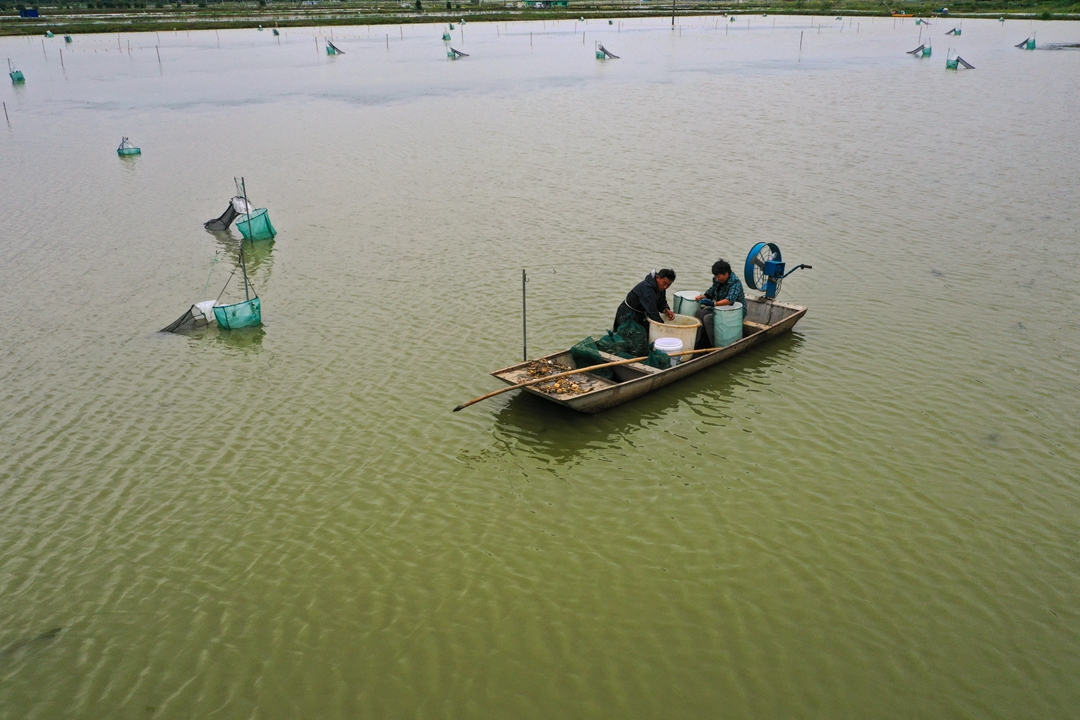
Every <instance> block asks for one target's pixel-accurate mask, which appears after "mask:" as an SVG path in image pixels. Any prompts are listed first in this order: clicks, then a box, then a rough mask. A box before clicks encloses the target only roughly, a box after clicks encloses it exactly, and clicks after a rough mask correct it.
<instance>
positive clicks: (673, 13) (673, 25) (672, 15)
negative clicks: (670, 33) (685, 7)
mask: <svg viewBox="0 0 1080 720" xmlns="http://www.w3.org/2000/svg"><path fill="white" fill-rule="evenodd" d="M671 29H672V30H674V29H675V0H671Z"/></svg>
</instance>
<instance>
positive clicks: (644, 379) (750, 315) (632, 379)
mask: <svg viewBox="0 0 1080 720" xmlns="http://www.w3.org/2000/svg"><path fill="white" fill-rule="evenodd" d="M805 314H806V308H805V307H802V306H801V305H788V304H786V303H781V302H777V301H775V300H773V301H769V300H765V299H762V298H750V297H748V298H746V319H745V320H744V321H743V338H742V339H741V340H738V341H736V342H734V343H732V344H731V345H728V346H727V347H722V348H717V349H715V350H713V351H711V352H704V353H702V354H700V355H696V356H691V358H692V359H689V360H685V361H683V362H680V363H679V364H678V365H676V366H674V367H671V368H667V369H664V370H658V369H656V368H653V367H649V366H648V365H644V364H642V363H631V364H628V365H619V366H616V367H613V368H611V369H612V370H613V371H614V373H615V377H616V380H607V379H605V378H601V377H597V376H596V375H593V374H591V373H589V374H582V375H574V376H571V379H574V378H577V380H575V382H576V383H577V384H578V386H579V387H580V388H583V389H584V390H585V392H582V393H580V394H576V393H574V392H572V391H567V392H560V393H556V394H548V393H545V392H541V391H540V390H537V389H535V388H532V387H526V388H522V389H523V390H525V391H526V392H529V393H532V394H534V395H538V396H540V397H542V398H545V399H546V400H550V401H551V402H553V403H557V404H559V405H562V406H563V407H567V408H570V409H571V410H576V411H578V412H584V413H597V412H601V411H603V410H607V409H609V408H613V407H615V406H617V405H622V404H623V403H625V402H629V401H630V400H633V399H635V398H639V397H641V396H642V395H646V394H648V393H651V392H653V391H654V390H659V389H660V388H662V387H664V386H666V385H670V384H671V383H673V382H675V381H676V380H681V379H683V378H685V377H688V376H690V375H693V374H695V373H698V372H700V371H702V370H704V369H705V368H708V367H712V366H713V365H716V364H718V363H721V362H724V361H725V360H728V359H730V358H733V357H735V356H736V355H740V354H742V353H744V352H746V351H747V350H749V349H750V348H753V347H756V346H758V345H760V344H762V343H765V342H768V341H769V340H772V339H773V338H775V337H776V336H778V335H782V334H783V333H786V332H788V331H789V330H791V328H793V327H795V323H797V322H799V320H801V319H802V317H803V315H805ZM600 356H601V357H602V358H603V359H604V361H605V362H617V361H619V360H620V359H621V358H619V357H617V356H615V355H609V354H607V353H603V352H601V353H600ZM540 359H542V360H548V361H551V362H555V363H558V364H560V365H565V366H567V367H569V368H576V367H578V365H576V364H575V363H574V360H573V357H572V356H571V352H570V350H563V351H561V352H557V353H552V354H550V355H545V356H544V357H543V358H540ZM529 364H530V363H529V362H523V363H518V364H516V365H511V366H510V367H506V368H503V369H501V370H496V371H495V372H493V373H491V374H492V376H494V377H496V378H498V379H499V380H502V381H503V382H505V383H507V384H508V385H517V384H518V383H522V382H526V381H529V380H532V379H533V378H532V377H530V376H529V371H528V368H529ZM568 390H569V388H568Z"/></svg>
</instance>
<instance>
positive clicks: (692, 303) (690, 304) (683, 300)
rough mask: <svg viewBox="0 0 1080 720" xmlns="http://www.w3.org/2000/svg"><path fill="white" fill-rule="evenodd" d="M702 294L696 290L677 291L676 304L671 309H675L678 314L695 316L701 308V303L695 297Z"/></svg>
mask: <svg viewBox="0 0 1080 720" xmlns="http://www.w3.org/2000/svg"><path fill="white" fill-rule="evenodd" d="M700 294H701V293H699V292H697V291H696V290H680V291H679V292H677V293H675V306H674V307H673V308H671V309H672V310H674V311H675V314H676V315H689V316H690V317H694V316H695V315H696V314H697V311H698V310H699V309H700V308H701V303H699V302H698V301H697V300H695V299H694V298H696V297H697V296H698V295H700Z"/></svg>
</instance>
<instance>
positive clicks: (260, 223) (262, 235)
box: [236, 208, 277, 240]
mask: <svg viewBox="0 0 1080 720" xmlns="http://www.w3.org/2000/svg"><path fill="white" fill-rule="evenodd" d="M236 229H237V230H239V231H240V234H241V235H243V236H244V239H245V240H272V239H273V238H274V236H275V235H277V230H275V229H274V226H273V225H272V224H271V223H270V213H268V212H267V211H266V208H259V209H258V210H256V211H255V212H253V213H245V214H244V215H243V217H242V218H241V219H240V220H238V221H237V222H236Z"/></svg>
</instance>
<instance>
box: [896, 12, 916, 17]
mask: <svg viewBox="0 0 1080 720" xmlns="http://www.w3.org/2000/svg"><path fill="white" fill-rule="evenodd" d="M892 16H893V17H900V18H909V17H915V15H914V14H913V13H909V12H904V11H903V10H893V14H892Z"/></svg>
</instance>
